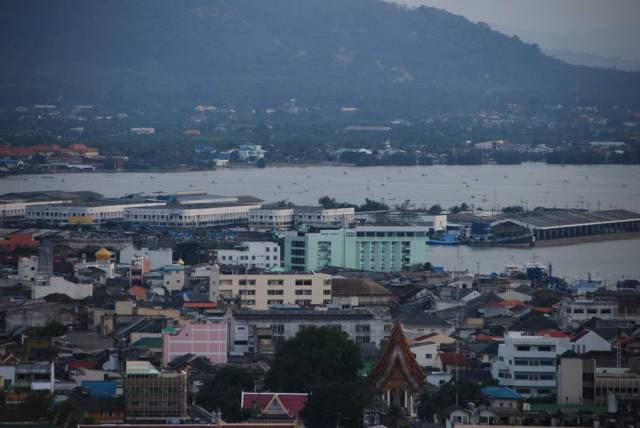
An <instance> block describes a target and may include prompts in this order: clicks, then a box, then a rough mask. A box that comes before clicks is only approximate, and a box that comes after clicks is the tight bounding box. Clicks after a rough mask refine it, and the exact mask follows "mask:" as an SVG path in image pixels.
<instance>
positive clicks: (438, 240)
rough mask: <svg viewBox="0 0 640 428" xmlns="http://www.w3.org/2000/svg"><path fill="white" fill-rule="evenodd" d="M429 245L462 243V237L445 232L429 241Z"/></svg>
mask: <svg viewBox="0 0 640 428" xmlns="http://www.w3.org/2000/svg"><path fill="white" fill-rule="evenodd" d="M427 244H429V245H460V237H459V236H458V235H457V234H456V235H454V234H450V233H444V234H442V235H440V236H434V237H433V238H429V240H428V241H427Z"/></svg>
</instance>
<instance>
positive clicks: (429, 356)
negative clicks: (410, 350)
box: [424, 354, 433, 360]
mask: <svg viewBox="0 0 640 428" xmlns="http://www.w3.org/2000/svg"><path fill="white" fill-rule="evenodd" d="M424 357H425V358H426V359H427V360H430V359H431V358H433V354H424Z"/></svg>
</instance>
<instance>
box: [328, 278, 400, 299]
mask: <svg viewBox="0 0 640 428" xmlns="http://www.w3.org/2000/svg"><path fill="white" fill-rule="evenodd" d="M331 292H332V293H333V295H334V296H353V295H357V296H393V293H391V292H390V291H389V290H387V289H386V288H384V287H383V286H382V285H380V284H378V283H377V282H376V281H374V280H372V279H369V278H333V279H332V281H331Z"/></svg>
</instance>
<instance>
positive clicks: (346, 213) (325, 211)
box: [294, 206, 355, 226]
mask: <svg viewBox="0 0 640 428" xmlns="http://www.w3.org/2000/svg"><path fill="white" fill-rule="evenodd" d="M354 220H355V209H354V208H353V207H348V208H324V207H306V206H297V207H294V222H295V224H298V225H300V224H339V225H343V226H346V225H349V224H350V223H353V222H354Z"/></svg>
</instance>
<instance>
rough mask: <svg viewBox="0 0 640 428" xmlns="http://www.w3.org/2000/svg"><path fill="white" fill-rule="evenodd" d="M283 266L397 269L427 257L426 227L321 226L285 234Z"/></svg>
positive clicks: (422, 260) (392, 270)
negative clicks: (337, 227) (317, 228)
mask: <svg viewBox="0 0 640 428" xmlns="http://www.w3.org/2000/svg"><path fill="white" fill-rule="evenodd" d="M284 247H285V254H284V267H285V268H286V269H291V270H302V271H318V270H321V269H323V268H325V267H329V266H332V267H343V268H348V269H359V270H366V271H374V272H398V271H401V270H403V268H405V267H407V266H410V265H415V264H424V263H425V262H426V261H427V244H426V230H425V229H424V228H422V227H414V226H357V227H354V228H339V229H336V228H333V229H330V228H326V229H325V228H322V229H319V230H313V229H312V230H310V231H309V232H297V233H293V232H292V233H288V234H286V235H285V245H284Z"/></svg>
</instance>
